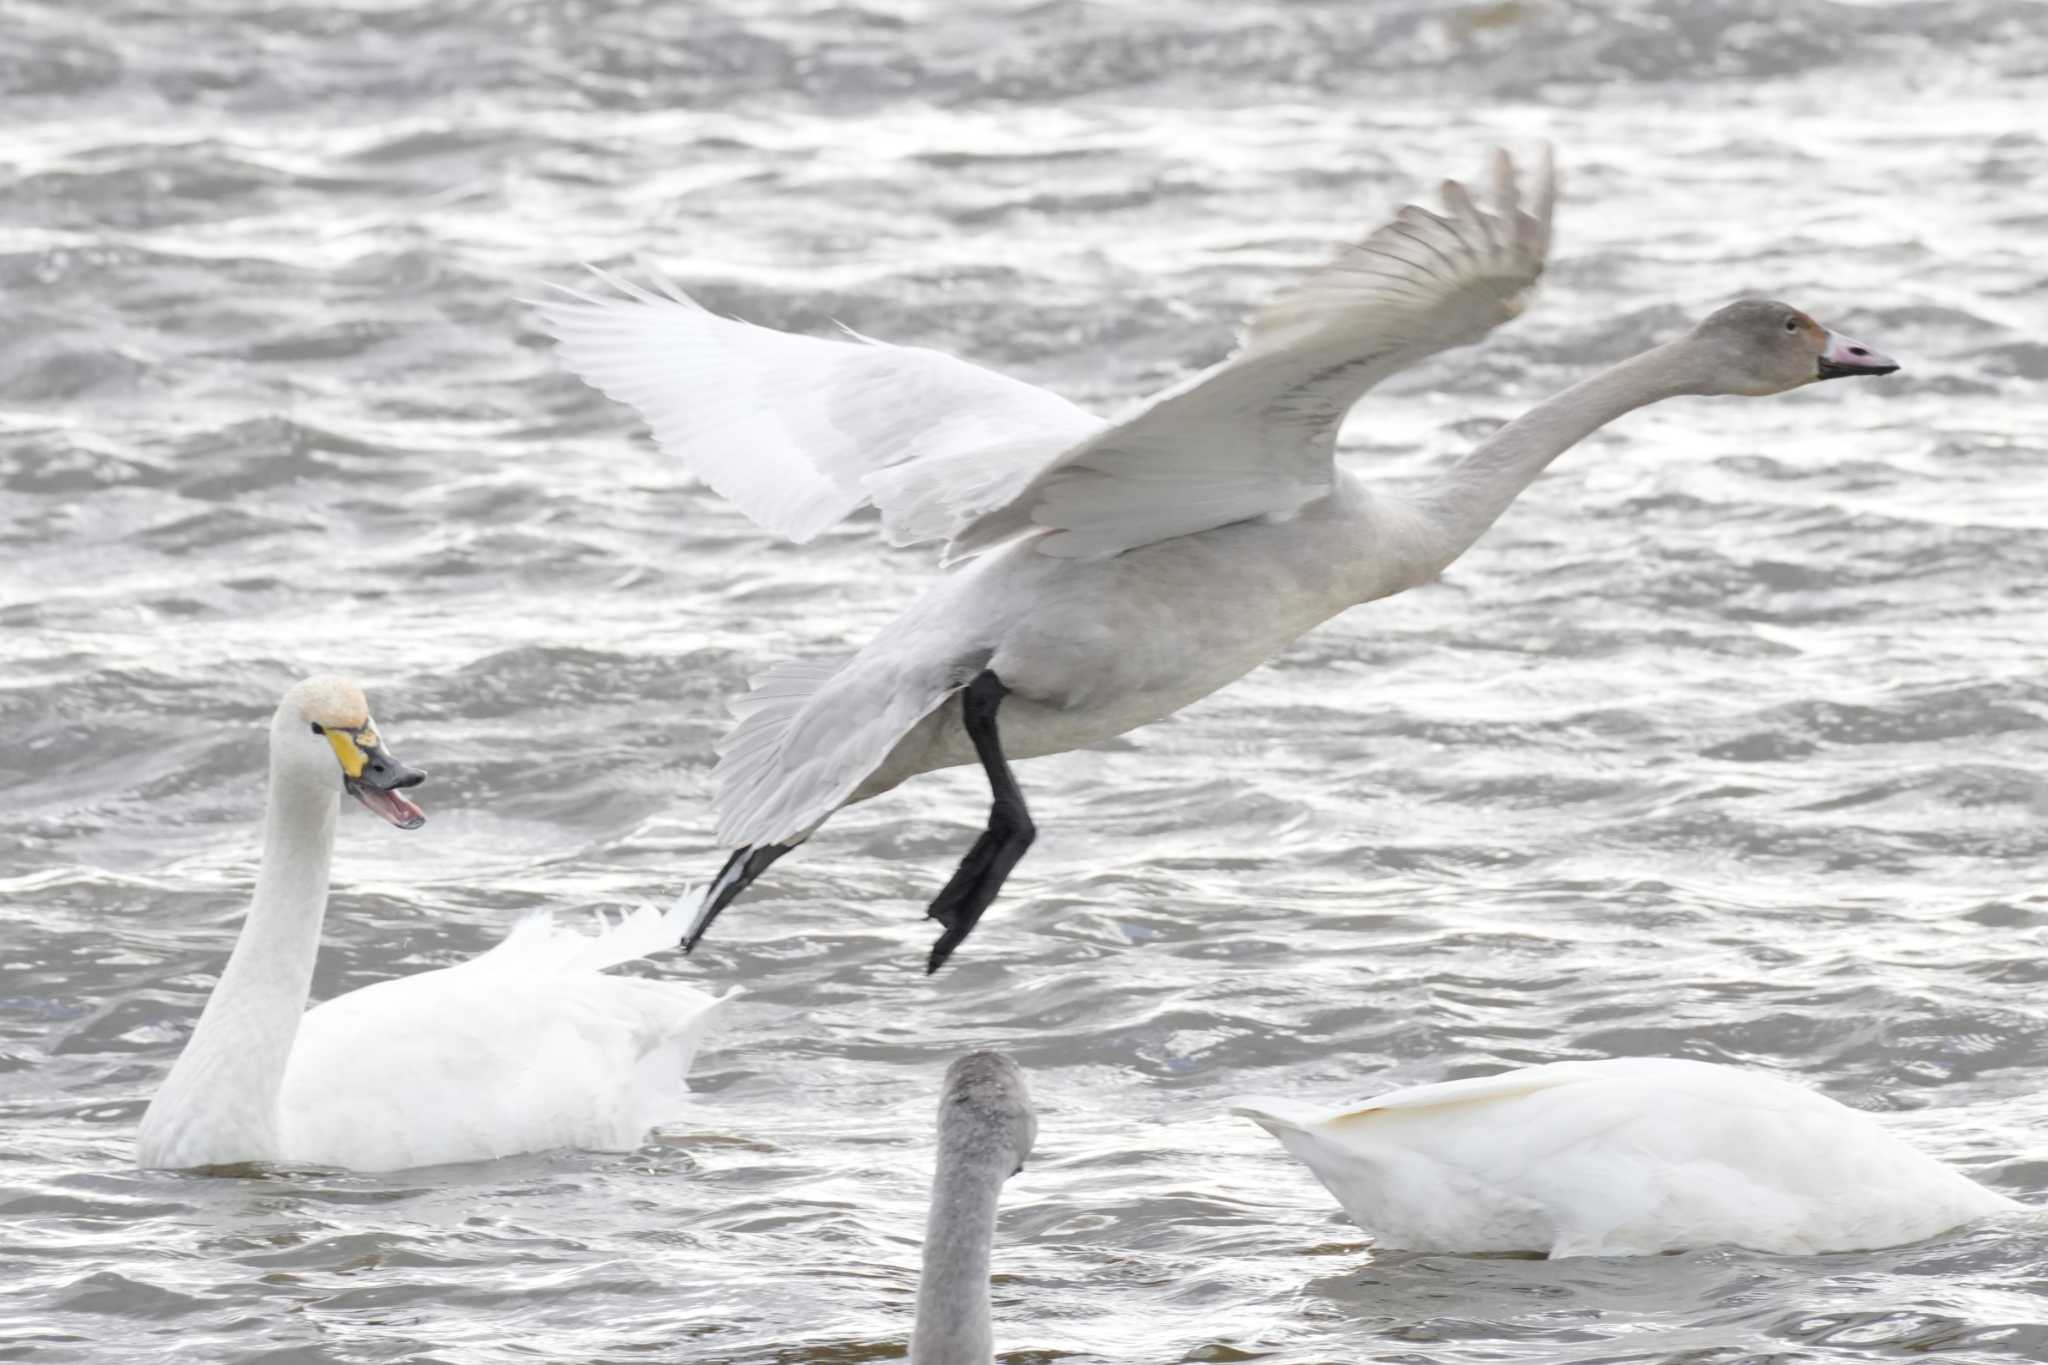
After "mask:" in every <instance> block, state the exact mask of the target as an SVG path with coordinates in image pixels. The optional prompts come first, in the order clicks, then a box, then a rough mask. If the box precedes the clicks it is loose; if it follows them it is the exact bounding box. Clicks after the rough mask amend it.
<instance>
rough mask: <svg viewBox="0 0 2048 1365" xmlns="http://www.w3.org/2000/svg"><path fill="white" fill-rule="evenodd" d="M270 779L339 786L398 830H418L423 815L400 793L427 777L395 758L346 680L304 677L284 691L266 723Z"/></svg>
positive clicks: (356, 691)
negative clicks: (337, 774)
mask: <svg viewBox="0 0 2048 1365" xmlns="http://www.w3.org/2000/svg"><path fill="white" fill-rule="evenodd" d="M270 753H271V766H272V771H273V774H274V778H273V780H275V778H277V777H282V778H285V779H287V780H293V781H298V782H300V783H304V784H307V785H311V786H314V787H316V788H321V789H327V790H332V787H331V785H330V784H332V783H333V781H334V778H335V770H336V768H337V767H338V768H339V769H340V774H341V789H342V790H343V791H345V792H347V793H348V794H349V795H350V796H353V797H354V798H355V799H356V800H358V801H360V802H362V803H363V804H364V805H365V806H367V807H369V808H370V809H371V810H373V811H375V812H376V813H377V814H379V815H381V816H383V817H384V818H385V819H386V820H389V821H390V822H391V823H392V824H394V825H396V826H398V827H399V828H400V829H418V828H419V827H420V826H421V825H423V824H425V823H426V822H427V817H426V813H425V812H424V811H422V810H421V809H420V808H419V807H418V806H416V805H414V804H413V803H412V802H411V801H409V800H407V799H406V798H405V797H404V796H402V795H400V792H401V791H402V790H403V789H404V788H406V787H417V786H418V785H419V784H420V783H422V782H424V781H426V778H427V775H426V774H425V773H423V772H421V771H420V770H419V769H418V768H412V767H408V766H406V765H405V764H403V763H401V762H399V761H398V760H397V759H396V758H393V757H392V756H391V754H390V753H389V752H388V751H387V750H386V749H385V747H384V740H383V737H382V736H381V735H379V734H378V733H377V724H376V722H375V721H373V720H371V719H370V704H369V702H368V701H367V700H365V699H364V697H363V690H362V689H361V688H360V687H357V686H356V685H355V684H354V683H352V682H350V681H348V680H347V679H346V678H308V679H306V680H305V681H304V682H302V683H299V684H297V685H295V686H294V687H293V688H292V689H291V690H290V691H288V692H286V693H285V694H284V700H283V701H282V702H281V703H279V704H278V708H277V715H276V716H275V717H274V718H273V719H272V721H271V725H270Z"/></svg>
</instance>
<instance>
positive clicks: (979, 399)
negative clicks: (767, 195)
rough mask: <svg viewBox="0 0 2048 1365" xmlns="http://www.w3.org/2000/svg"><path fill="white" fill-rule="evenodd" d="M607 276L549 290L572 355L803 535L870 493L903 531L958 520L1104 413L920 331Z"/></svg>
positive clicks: (993, 499)
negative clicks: (855, 323)
mask: <svg viewBox="0 0 2048 1365" xmlns="http://www.w3.org/2000/svg"><path fill="white" fill-rule="evenodd" d="M595 273H596V274H597V277H598V279H599V280H600V281H601V282H602V283H603V284H604V285H606V286H608V288H607V289H606V290H604V291H602V292H596V293H582V292H579V291H576V290H571V289H561V290H560V291H559V292H560V296H559V297H558V298H555V299H553V300H550V301H547V302H544V303H542V304H540V305H539V308H540V320H541V324H542V326H543V327H545V328H546V329H547V330H548V332H550V333H551V334H552V335H553V336H554V337H555V338H556V340H557V341H558V342H560V349H561V354H562V357H563V359H564V361H565V362H566V363H567V364H568V366H569V368H570V369H572V370H574V371H575V372H576V373H577V374H578V375H580V376H581V377H582V378H583V379H584V381H585V382H587V383H589V384H590V385H592V386H593V387H595V388H597V389H600V390H602V391H603V392H604V393H605V394H607V395H608V396H610V397H612V398H615V399H618V400H619V401H620V402H622V403H625V404H627V405H628V406H630V407H632V408H633V409H634V410H635V411H637V412H638V413H639V414H640V416H641V417H642V418H643V419H644V420H645V421H646V423H647V425H648V426H649V427H651V428H652V429H653V431H654V439H655V442H656V444H658V445H659V446H660V447H661V448H662V450H663V451H665V452H667V453H668V454H669V455H672V456H674V457H675V458H676V459H677V460H679V461H681V462H682V463H683V465H684V466H685V467H686V468H688V469H689V470H690V472H691V473H693V474H696V475H697V476H698V477H700V478H702V479H703V480H704V481H705V482H706V483H708V484H710V485H711V486H712V487H713V488H715V489H717V490H718V492H719V493H720V494H722V495H723V496H725V497H726V498H728V499H730V500H731V501H732V503H733V505H734V506H736V507H738V508H739V509H740V510H741V511H742V512H744V513H746V514H747V516H748V517H750V518H752V519H753V521H754V522H755V523H756V524H758V525H760V526H762V527H764V528H766V529H767V530H770V531H774V532H776V533H777V534H779V535H783V536H786V537H788V538H789V539H791V540H795V541H806V540H809V539H811V537H813V536H815V535H817V534H818V533H819V532H820V531H822V530H824V529H825V528H826V527H828V526H830V525H832V524H833V523H834V522H837V521H839V520H841V519H842V518H844V517H846V516H847V515H848V514H849V513H851V512H853V511H854V509H856V508H858V507H860V506H862V505H864V504H867V503H874V504H875V505H876V506H877V507H879V508H880V509H881V512H882V517H883V528H884V530H885V532H886V533H887V534H888V536H889V538H890V539H891V540H892V541H893V542H895V543H896V544H910V543H912V542H914V541H918V540H927V539H932V538H936V537H939V536H944V535H949V534H951V533H952V532H953V531H954V530H955V529H956V528H957V527H959V526H960V525H963V524H965V523H966V522H967V521H969V520H972V519H973V518H974V517H977V516H979V515H981V514H982V513H984V512H986V511H988V510H989V509H991V508H994V507H999V506H1001V505H1002V504H1003V503H1004V502H1006V501H1008V500H1010V499H1011V498H1013V497H1015V496H1016V494H1017V491H1018V489H1020V488H1021V487H1022V486H1023V485H1024V484H1025V483H1027V482H1029V481H1030V479H1031V477H1032V475H1034V474H1035V473H1037V472H1038V471H1039V470H1040V469H1043V468H1044V467H1045V465H1046V463H1047V462H1048V461H1049V460H1051V459H1052V458H1054V457H1056V456H1057V455H1058V454H1059V453H1060V452H1061V451H1063V450H1065V449H1067V448H1068V447H1070V446H1072V445H1073V444H1074V443H1075V442H1077V441H1080V440H1084V439H1086V438H1087V437H1089V436H1091V435H1093V434H1094V433H1095V432H1097V431H1098V430H1100V429H1101V428H1102V425H1103V423H1102V419H1101V418H1099V417H1096V416H1094V415H1092V414H1090V413H1087V412H1084V411H1083V410H1081V409H1080V408H1077V407H1075V406H1074V405H1073V404H1072V403H1069V402H1068V401H1067V400H1066V399H1064V398H1061V397H1060V396H1059V395H1057V394H1054V393H1049V392H1047V391H1046V390H1044V389H1041V388H1036V387H1034V386H1032V385H1030V384H1026V383H1023V382H1022V381H1020V380H1016V379H1010V378H1007V377H1005V376H1003V375H999V374H997V373H995V372H994V371H992V370H985V369H982V368H981V367H980V366H978V365H972V364H969V363H968V362H967V361H964V360H957V359H955V358H954V357H952V356H949V355H945V354H943V353H941V352H939V351H932V350H926V349H924V348H922V347H916V346H892V345H888V344H887V343H884V342H878V341H870V340H868V339H867V338H865V337H860V336H856V335H854V334H851V333H849V334H848V336H847V337H846V338H845V339H843V340H824V339H821V338H818V337H807V336H798V335H795V334H793V333H789V332H777V331H774V330H772V329H770V328H766V327H756V326H754V325H752V324H751V323H745V322H738V321H735V320H733V319H731V318H723V317H719V316H718V315H717V314H715V313H711V312H707V311H706V310H705V309H704V308H702V307H700V306H699V305H698V304H697V303H695V302H694V301H693V300H691V299H689V298H688V297H686V296H685V295H683V294H682V293H681V292H680V291H678V290H676V289H674V288H673V287H671V286H666V285H664V286H663V292H662V293H654V292H651V291H649V290H646V289H642V288H639V287H638V286H636V285H633V284H630V283H628V282H626V281H624V280H621V279H618V278H616V277H614V276H611V275H607V274H605V273H604V272H602V271H597V272H595Z"/></svg>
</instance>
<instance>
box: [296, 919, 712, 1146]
mask: <svg viewBox="0 0 2048 1365" xmlns="http://www.w3.org/2000/svg"><path fill="white" fill-rule="evenodd" d="M692 900H694V894H693V893H690V892H685V893H684V897H683V899H682V900H681V901H678V902H677V908H672V909H671V910H670V911H669V912H668V913H667V914H663V913H661V912H660V911H657V910H655V909H654V907H652V906H642V907H640V908H639V909H638V910H636V911H634V912H633V913H631V914H630V915H627V916H626V917H625V918H624V919H622V920H620V921H618V922H616V923H613V922H610V921H606V920H603V919H602V917H600V918H599V924H598V928H597V932H595V933H580V932H578V931H577V930H575V929H568V928H562V927H559V926H556V925H555V924H554V923H553V922H552V921H551V919H550V917H548V916H546V915H544V914H543V915H533V916H530V917H528V918H527V919H525V920H522V921H521V922H520V923H519V924H518V925H517V926H516V927H515V928H514V929H513V931H512V932H511V934H510V935H508V936H507V937H506V939H505V940H504V941H503V942H501V943H499V944H498V945H497V946H496V947H494V948H492V949H491V950H490V951H488V952H486V953H484V954H482V955H480V956H478V957H475V958H472V959H470V960H469V961H467V962H464V963H460V964H458V965H456V966H453V967H444V968H440V969H438V970H435V971H430V972H420V973H418V974H416V975H413V976H405V977H399V978H396V979H394V980H390V981H381V982H378V983H376V984H374V985H371V986H366V987H364V988H363V989H361V990H358V991H351V992H350V993H349V994H347V995H343V996H340V997H337V998H336V999H333V1000H330V1001H328V1002H327V1003H325V1004H323V1005H319V1006H316V1007H315V1008H314V1009H312V1010H311V1011H309V1012H308V1013H307V1015H306V1016H305V1018H304V1019H303V1020H302V1021H301V1022H300V1025H299V1033H298V1037H297V1040H296V1041H295V1043H294V1044H293V1047H292V1052H291V1057H290V1061H289V1064H288V1066H287V1069H286V1073H285V1078H284V1085H283V1093H282V1095H281V1096H280V1101H279V1115H280V1123H281V1127H282V1134H281V1136H282V1140H283V1143H284V1149H285V1153H286V1156H287V1159H289V1160H292V1161H297V1162H310V1163H313V1164H318V1165H333V1166H346V1167H349V1168H352V1169H355V1170H396V1169H400V1168H403V1167H408V1166H426V1165H439V1164H442V1163H446V1162H453V1161H480V1160H487V1159H491V1158H494V1157H500V1156H505V1155H509V1154H511V1153H514V1152H534V1151H544V1150H546V1149H548V1148H551V1147H586V1148H596V1149H602V1150H615V1149H620V1148H630V1147H632V1146H634V1145H636V1144H637V1143H639V1142H640V1141H641V1139H642V1138H643V1136H644V1135H645V1134H646V1132H647V1130H648V1129H649V1128H650V1127H652V1126H654V1125H656V1124H658V1123H662V1122H665V1121H667V1120H669V1119H671V1118H673V1117H675V1116H677V1115H678V1114H680V1113H681V1112H683V1106H684V1105H685V1104H686V1102H687V1099H688V1093H689V1092H688V1089H687V1087H686V1085H685V1080H684V1078H685V1077H686V1076H687V1074H688V1072H689V1069H690V1065H691V1063H692V1061H693V1060H694V1058H695V1055H696V1051H697V1046H698V1043H699V1042H700V1041H701V1039H702V1038H703V1036H704V1033H705V1031H706V1029H707V1028H708V1027H709V1026H710V1025H711V1024H712V1023H713V1021H714V1020H715V1019H716V1018H717V1016H718V1015H719V1014H720V1013H722V1012H723V1010H724V1009H725V1007H726V1005H727V1004H728V1003H729V1002H730V1001H731V1000H732V999H734V998H735V997H736V996H737V995H738V994H740V992H738V991H737V990H730V991H728V992H727V993H726V994H725V995H723V996H719V997H715V998H714V997H712V996H710V995H708V994H706V993H705V992H703V991H700V990H696V989H695V988H693V987H690V986H687V985H684V984H683V983H681V982H678V981H664V980H649V979H645V978H641V977H630V976H607V975H604V974H603V969H604V968H606V967H611V966H615V965H617V964H619V963H622V962H629V961H632V960H634V959H637V958H640V957H644V956H647V955H648V954H650V953H653V952H657V951H661V950H665V949H669V948H673V947H674V946H675V945H676V943H677V941H678V940H679V939H680V937H681V934H682V926H683V924H684V922H685V920H686V918H687V913H686V912H687V909H688V908H689V907H688V902H690V901H692Z"/></svg>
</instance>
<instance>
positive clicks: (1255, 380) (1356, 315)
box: [948, 150, 1556, 558]
mask: <svg viewBox="0 0 2048 1365" xmlns="http://www.w3.org/2000/svg"><path fill="white" fill-rule="evenodd" d="M1555 198H1556V190H1555V182H1554V177H1553V174H1552V170H1551V164H1550V157H1549V153H1548V151H1547V150H1546V151H1545V154H1544V156H1543V158H1542V160H1541V161H1540V163H1539V164H1538V167H1537V176H1536V185H1535V189H1534V193H1533V195H1532V197H1531V198H1530V200H1529V201H1528V202H1527V203H1526V205H1525V203H1524V201H1523V198H1522V194H1521V191H1520V188H1519V186H1518V185H1517V183H1516V179H1515V173H1514V167H1513V164H1512V163H1511V162H1510V161H1509V160H1508V157H1507V155H1506V154H1505V153H1498V154H1496V156H1495V160H1494V186H1493V203H1492V204H1491V206H1490V207H1487V208H1482V207H1480V206H1479V205H1478V204H1477V203H1476V202H1474V200H1473V198H1472V195H1471V194H1470V193H1469V192H1468V191H1467V190H1466V189H1465V188H1464V186H1462V185H1460V184H1458V183H1457V182H1456V181H1446V182H1445V183H1444V186H1443V202H1444V211H1443V212H1442V213H1433V212H1431V211H1429V210H1427V209H1422V208H1417V207H1416V206H1414V205H1412V204H1411V205H1409V206H1407V207H1405V208H1403V209H1402V210H1401V211H1400V213H1399V214H1397V215H1396V216H1395V218H1394V220H1393V221H1392V222H1390V223H1388V224H1386V225H1385V226H1384V227H1382V228H1380V229H1379V230H1378V231H1376V232H1374V233H1373V234H1372V235H1371V236H1369V237H1367V238H1366V239H1365V240H1364V241H1363V242H1361V243H1359V244H1358V245H1357V246H1354V247H1352V248H1350V249H1349V250H1348V251H1346V252H1345V253H1344V254H1343V255H1342V256H1341V257H1340V258H1339V259H1338V260H1337V261H1335V262H1334V263H1333V264H1331V265H1329V266H1327V267H1325V268H1324V269H1323V270H1321V271H1319V272H1317V273H1316V274H1315V275H1312V276H1310V277H1309V278H1308V279H1307V280H1306V281H1304V282H1303V283H1302V284H1301V285H1300V286H1298V287H1297V288H1295V289H1292V290H1290V291H1288V292H1287V293H1285V294H1283V295H1281V296H1280V297H1279V298H1277V299H1275V300H1274V301H1273V302H1272V303H1270V304H1268V305H1267V306H1266V307H1265V308H1264V309H1263V310H1261V311H1260V312H1259V313H1258V314H1257V315H1256V316H1254V317H1253V318H1252V319H1251V321H1250V322H1249V323H1248V324H1247V326H1246V329H1245V334H1244V340H1243V344H1242V345H1241V346H1240V347H1239V348H1238V350H1237V352H1236V353H1235V354H1234V355H1232V356H1231V357H1230V358H1229V359H1228V360H1226V361H1224V362H1223V363H1222V364H1221V365H1218V366H1216V367H1215V368H1214V369H1211V370H1208V371H1206V372H1204V373H1202V374H1199V375H1197V376H1195V377H1194V378H1193V379H1191V380H1189V381H1188V382H1187V383H1185V384H1182V385H1181V386H1179V387H1178V388H1176V389H1174V390H1172V391H1170V392H1168V393H1167V394H1165V395H1164V396H1162V397H1160V398H1158V399H1156V400H1155V401H1153V402H1152V403H1151V404H1149V405H1148V406H1147V407H1145V408H1144V409H1143V410H1142V411H1141V412H1139V413H1138V414H1137V415H1136V416H1133V417H1131V418H1128V419H1126V420H1124V421H1122V422H1119V423H1117V424H1116V425H1115V426H1112V427H1110V428H1109V429H1107V430H1105V431H1103V432H1101V433H1099V434H1097V435H1094V436H1092V437H1090V438H1089V439H1087V440H1086V441H1084V442H1082V443H1081V444H1079V445H1078V446H1076V447H1075V448H1074V449H1073V450H1071V451H1069V452H1067V453H1066V454H1064V455H1062V456H1061V457H1059V458H1058V459H1057V460H1056V461H1054V462H1053V464H1052V465H1051V466H1050V467H1049V468H1047V469H1046V470H1045V471H1044V472H1043V473H1041V474H1039V475H1038V476H1037V477H1036V478H1035V479H1034V480H1033V481H1032V482H1031V483H1030V484H1029V485H1028V486H1026V487H1025V488H1024V489H1023V490H1022V492H1021V493H1020V494H1019V495H1018V496H1017V498H1016V499H1015V501H1013V502H1011V503H1009V504H1008V505H1006V506H1003V507H1001V508H998V509H997V510H995V511H993V512H991V513H989V514H988V515H987V516H985V517H983V518H982V519H981V520H980V521H979V522H977V523H975V524H974V525H972V526H970V527H967V528H965V529H964V530H963V531H962V532H961V533H960V534H959V535H958V536H957V537H956V538H955V540H954V543H953V544H952V546H950V547H949V550H948V555H949V557H952V558H959V557H961V556H964V555H970V554H974V553H977V552H979V551H981V550H984V549H986V548H988V547H989V546H991V545H994V544H997V543H1000V542H1002V541H1005V540H1008V539H1010V538H1011V537H1013V536H1016V535H1019V534H1022V533H1025V532H1028V531H1031V530H1033V529H1034V528H1047V529H1049V530H1050V531H1051V532H1052V534H1049V535H1045V536H1043V537H1042V538H1040V539H1039V540H1038V541H1037V542H1036V546H1037V548H1038V549H1039V550H1040V551H1042V552H1043V553H1045V554H1049V555H1054V556H1059V557H1063V558H1092V557H1096V556H1102V555H1112V554H1117V553H1120V552H1121V551H1124V550H1128V549H1131V548H1133V547H1135V546H1138V545H1145V544H1149V543H1151V542H1152V541H1156V540H1164V539H1168V538H1170V537H1173V536H1182V535H1192V534H1195V533H1196V532H1199V531H1205V530H1208V529H1210V528H1211V527H1216V526H1223V525H1227V524H1228V523H1230V522H1233V521H1245V520H1249V519H1251V518H1253V517H1260V516H1277V517H1284V516H1288V515H1291V514H1292V513H1294V512H1295V511H1297V510H1299V509H1300V508H1301V507H1302V506H1303V505H1304V504H1305V503H1307V502H1310V501H1312V500H1313V499H1315V498H1319V497H1321V496H1323V495H1324V494H1326V493H1327V492H1328V491H1329V489H1330V485H1331V480H1332V478H1333V468H1332V463H1331V460H1332V456H1333V455H1334V454H1335V450H1336V439H1337V428H1338V426H1339V425H1340V424H1341V423H1342V421H1343V419H1344V414H1345V413H1346V412H1348V411H1349V410H1350V408H1351V405H1352V404H1353V403H1355V402H1357V401H1358V399H1359V397H1360V396H1361V395H1363V394H1364V393H1365V392H1366V390H1368V389H1370V388H1371V387H1372V386H1373V385H1375V384H1377V383H1378V382H1379V381H1380V380H1382V379H1384V378H1386V377H1387V376H1388V375H1390V374H1392V373H1394V372H1395V371H1397V370H1401V369H1404V368H1406V367H1408V366H1410V365H1413V364H1415V363H1416V362H1417V361H1419V360H1421V359H1422V358H1424V357H1425V356H1429V355H1432V354H1434V353H1436V352H1438V351H1442V350H1447V349H1449V348H1451V347H1453V346H1462V345H1466V344H1468V343H1471V342H1474V341H1478V340H1479V339H1480V338H1481V337H1484V336H1485V335H1486V334H1487V333H1488V332H1490V331H1492V330H1493V329H1494V328H1495V327H1498V326H1499V325H1500V324H1502V323H1504V322H1506V321H1508V320H1509V319H1511V318H1513V317H1515V316H1517V315H1518V314H1519V313H1520V312H1521V311H1522V309H1523V307H1524V306H1525V304H1526V302H1527V300H1528V296H1529V293H1530V290H1531V289H1532V288H1533V286H1534V285H1535V283H1536V281H1537V278H1538V277H1539V276H1540V275H1541V274H1542V273H1543V264H1544V261H1545V259H1546V257H1547V255H1548V253H1549V249H1550V219H1551V210H1552V206H1553V204H1554V202H1555Z"/></svg>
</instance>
